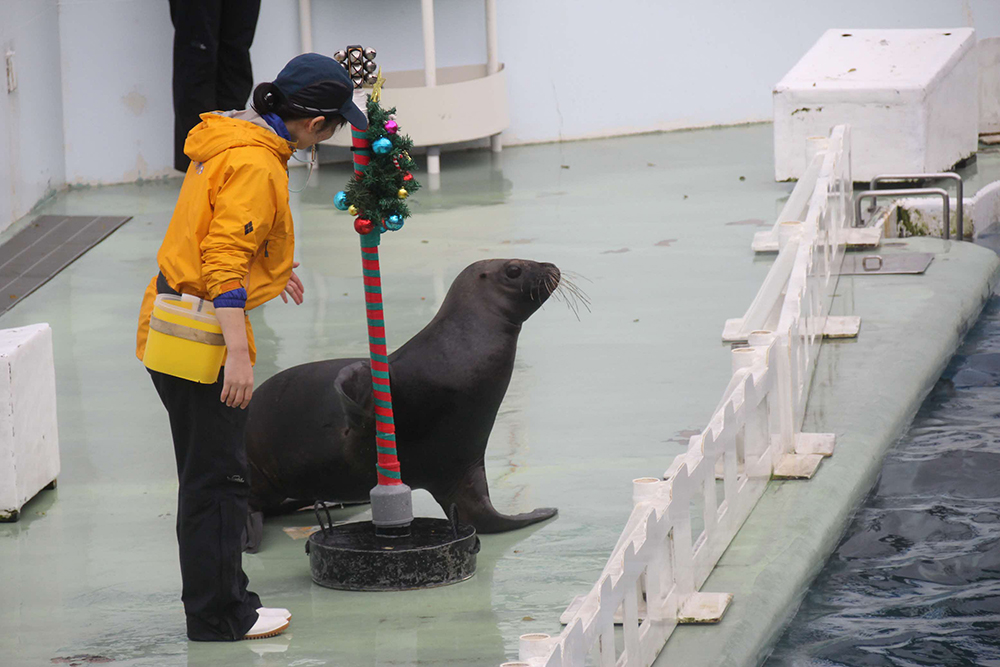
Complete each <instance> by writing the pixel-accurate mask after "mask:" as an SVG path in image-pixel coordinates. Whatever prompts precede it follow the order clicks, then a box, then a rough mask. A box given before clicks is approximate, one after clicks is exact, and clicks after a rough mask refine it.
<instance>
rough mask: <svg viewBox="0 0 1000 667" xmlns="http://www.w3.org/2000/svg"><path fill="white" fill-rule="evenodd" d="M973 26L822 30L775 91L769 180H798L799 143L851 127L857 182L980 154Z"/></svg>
mask: <svg viewBox="0 0 1000 667" xmlns="http://www.w3.org/2000/svg"><path fill="white" fill-rule="evenodd" d="M975 45H976V36H975V31H974V30H973V29H971V28H953V29H940V30H828V31H827V32H826V33H824V34H823V36H822V37H821V38H820V39H819V41H818V42H816V44H814V45H813V47H812V48H811V49H809V51H808V53H806V54H805V55H804V56H803V57H802V59H801V60H799V62H798V63H797V64H796V65H795V67H793V68H792V69H791V71H790V72H788V74H786V75H785V77H784V78H783V79H782V80H781V81H779V82H778V84H777V85H776V86H775V87H774V176H775V179H777V180H779V181H787V180H791V179H796V178H799V177H800V176H801V175H802V173H803V172H804V171H805V169H806V140H807V139H808V138H809V137H813V136H827V135H828V134H829V133H830V129H831V128H832V127H833V126H834V125H838V124H841V123H844V124H848V125H850V126H851V132H852V133H853V148H852V155H851V164H852V169H853V172H854V180H856V181H867V180H870V179H871V178H872V177H873V176H876V175H878V174H886V173H889V174H892V173H896V174H901V173H926V172H936V171H945V170H947V169H949V168H951V167H952V166H953V165H954V164H955V163H956V162H959V161H961V160H963V159H965V158H967V157H969V156H970V155H973V154H974V153H975V152H976V149H977V148H978V136H979V86H978V58H977V54H976V50H975Z"/></svg>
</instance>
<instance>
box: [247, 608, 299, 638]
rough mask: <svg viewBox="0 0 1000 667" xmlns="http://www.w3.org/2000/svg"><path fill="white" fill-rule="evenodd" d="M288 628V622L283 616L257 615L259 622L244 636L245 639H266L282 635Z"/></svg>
mask: <svg viewBox="0 0 1000 667" xmlns="http://www.w3.org/2000/svg"><path fill="white" fill-rule="evenodd" d="M286 628H288V620H287V619H285V618H282V617H281V616H264V615H261V614H258V615H257V622H256V623H254V624H253V627H252V628H250V630H249V631H248V632H247V633H246V634H245V635H243V639H264V638H265V637H274V636H275V635H280V634H281V633H282V632H284V631H285V629H286Z"/></svg>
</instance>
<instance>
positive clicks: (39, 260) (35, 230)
mask: <svg viewBox="0 0 1000 667" xmlns="http://www.w3.org/2000/svg"><path fill="white" fill-rule="evenodd" d="M131 219H132V217H131V216H126V217H120V216H113V217H107V216H89V215H42V216H39V217H38V218H36V219H35V220H34V221H32V222H31V223H30V224H29V225H28V226H27V227H25V228H24V229H23V230H21V231H20V232H18V234H17V235H16V236H14V237H13V238H12V239H10V240H9V241H7V242H6V243H4V244H3V245H2V246H0V315H2V314H3V313H5V312H6V311H7V310H9V309H10V308H11V307H13V306H14V304H16V303H17V302H18V301H20V300H21V299H23V298H24V297H26V296H28V295H29V294H31V293H32V292H34V291H35V290H36V289H38V288H39V287H41V286H42V285H44V284H45V283H46V282H48V281H49V279H51V278H52V277H53V276H54V275H56V274H57V273H59V272H60V271H62V270H63V269H64V268H66V267H67V266H69V265H70V264H71V263H73V260H75V259H76V258H77V257H79V256H81V255H82V254H83V253H85V252H87V251H88V250H90V249H91V248H93V247H94V246H95V245H97V244H98V243H100V242H101V241H102V240H104V239H105V238H106V237H107V236H108V235H109V234H111V233H112V232H113V231H115V230H116V229H118V228H119V227H121V226H122V225H123V224H125V223H126V222H128V221H129V220H131Z"/></svg>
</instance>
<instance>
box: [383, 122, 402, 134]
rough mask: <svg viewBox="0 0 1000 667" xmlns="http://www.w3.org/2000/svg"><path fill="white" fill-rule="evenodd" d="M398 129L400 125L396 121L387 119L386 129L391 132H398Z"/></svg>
mask: <svg viewBox="0 0 1000 667" xmlns="http://www.w3.org/2000/svg"><path fill="white" fill-rule="evenodd" d="M398 129H399V125H397V124H396V121H394V120H390V121H387V122H386V124H385V131H386V132H388V133H389V134H396V131H397V130H398Z"/></svg>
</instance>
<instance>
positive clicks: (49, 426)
mask: <svg viewBox="0 0 1000 667" xmlns="http://www.w3.org/2000/svg"><path fill="white" fill-rule="evenodd" d="M58 475H59V434H58V431H57V428H56V376H55V365H54V363H53V358H52V330H51V329H50V328H49V325H48V324H34V325H31V326H27V327H19V328H16V329H4V330H2V331H0V521H16V520H17V518H18V515H19V514H20V511H21V508H22V507H23V506H24V504H25V503H26V502H28V501H29V500H31V498H33V497H34V496H35V494H37V493H38V492H39V491H41V490H42V489H43V488H45V487H46V486H49V485H51V484H53V483H54V482H55V480H56V477H57V476H58Z"/></svg>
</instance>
